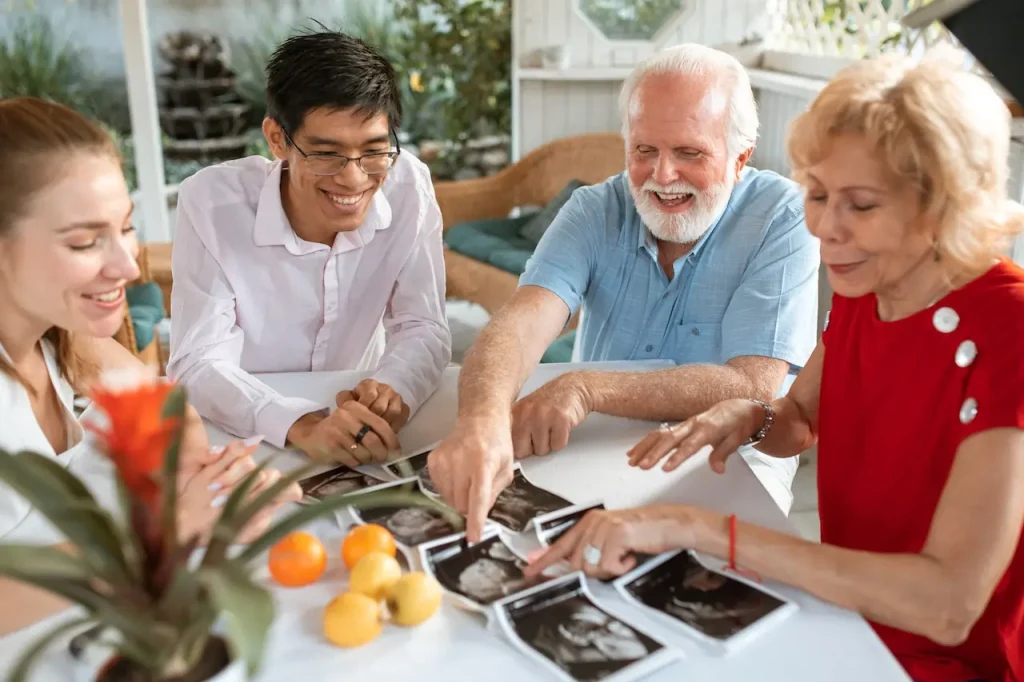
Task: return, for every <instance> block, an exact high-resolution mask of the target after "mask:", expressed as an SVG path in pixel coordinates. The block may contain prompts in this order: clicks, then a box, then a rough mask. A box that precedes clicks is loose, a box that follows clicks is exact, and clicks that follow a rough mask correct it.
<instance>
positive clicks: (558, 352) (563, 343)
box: [540, 329, 576, 362]
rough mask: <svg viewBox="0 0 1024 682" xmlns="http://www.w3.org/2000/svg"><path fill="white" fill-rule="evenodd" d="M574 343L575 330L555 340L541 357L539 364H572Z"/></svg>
mask: <svg viewBox="0 0 1024 682" xmlns="http://www.w3.org/2000/svg"><path fill="white" fill-rule="evenodd" d="M575 342H576V330H575V329H573V330H572V331H571V332H569V333H568V334H563V335H562V336H560V337H558V338H557V339H555V342H554V343H552V344H551V345H550V346H548V349H547V350H546V351H544V355H542V356H541V358H540V361H541V362H572V347H573V345H574V344H575Z"/></svg>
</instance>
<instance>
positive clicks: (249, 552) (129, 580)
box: [0, 379, 453, 682]
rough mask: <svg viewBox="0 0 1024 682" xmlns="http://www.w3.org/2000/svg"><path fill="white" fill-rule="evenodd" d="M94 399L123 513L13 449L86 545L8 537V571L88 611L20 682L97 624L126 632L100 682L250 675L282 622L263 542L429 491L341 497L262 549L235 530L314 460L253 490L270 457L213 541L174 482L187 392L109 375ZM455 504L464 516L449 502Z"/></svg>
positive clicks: (42, 645)
mask: <svg viewBox="0 0 1024 682" xmlns="http://www.w3.org/2000/svg"><path fill="white" fill-rule="evenodd" d="M92 398H93V401H94V403H95V405H96V407H98V408H100V409H101V410H102V411H103V412H104V413H105V414H106V417H107V424H106V425H105V426H104V427H102V428H95V427H90V428H91V430H93V431H94V432H95V434H96V436H97V438H96V440H97V447H98V449H99V450H100V451H101V452H103V454H105V455H106V456H107V457H109V458H110V459H111V460H112V462H113V464H114V468H115V470H116V476H115V478H116V485H117V489H118V500H117V502H116V505H115V511H114V512H111V511H108V510H107V509H105V508H104V507H102V506H101V505H100V504H99V503H98V502H97V500H96V499H95V498H94V497H93V495H92V494H91V493H90V492H89V490H88V489H87V488H86V486H85V485H84V484H83V483H82V481H80V480H79V479H78V478H77V477H75V476H74V475H73V474H71V473H70V472H68V471H67V470H66V469H64V468H63V467H61V466H60V465H59V464H58V463H56V462H54V461H53V460H52V459H50V458H48V457H46V456H43V455H40V454H37V453H33V452H20V453H16V454H14V453H8V452H3V451H2V450H0V480H2V481H4V482H5V483H6V484H7V485H9V486H10V487H11V488H12V489H14V490H15V491H16V492H18V493H19V494H21V495H22V496H23V497H24V498H26V500H27V501H28V502H30V503H31V504H32V505H34V507H35V508H36V509H37V510H38V511H39V512H40V513H41V514H43V515H44V516H45V517H46V518H47V519H48V520H49V521H50V522H51V523H52V524H53V526H54V527H55V528H56V529H57V530H59V531H60V532H61V533H63V534H64V535H65V536H66V538H67V540H68V542H69V543H70V544H71V545H72V546H73V547H74V548H75V549H74V550H73V551H64V550H62V549H60V548H57V547H46V546H37V545H11V544H7V545H3V546H2V548H0V575H3V576H6V577H9V578H12V579H14V580H18V581H22V582H25V583H28V584H31V585H34V586H36V587H39V588H41V589H43V590H47V591H49V592H52V593H54V594H56V595H58V596H60V597H62V598H64V599H67V600H68V601H70V602H72V603H74V604H77V605H78V606H79V607H81V609H80V610H81V611H83V613H82V615H81V616H80V617H74V618H70V619H66V620H62V622H60V624H58V625H57V626H55V627H54V628H53V629H52V630H51V631H49V632H48V633H47V634H46V635H45V636H43V637H42V638H40V640H39V641H38V642H37V643H36V644H34V645H33V646H31V647H30V648H29V649H28V650H26V651H25V652H24V654H23V655H22V658H21V660H20V661H19V662H18V663H17V664H16V665H15V666H14V667H13V669H12V670H11V671H10V673H9V676H8V680H9V681H10V682H21V681H22V680H25V679H26V678H27V675H28V672H29V670H30V668H31V666H32V664H33V663H34V662H35V660H36V659H37V658H38V657H39V656H40V655H41V654H42V652H43V651H45V649H46V648H47V646H48V645H50V644H51V643H52V642H53V640H54V639H56V638H58V637H60V636H62V635H66V634H68V633H70V632H71V631H73V630H75V629H81V628H85V627H87V626H93V628H94V629H95V628H97V627H98V628H101V629H102V630H103V631H104V632H106V633H112V634H113V635H114V638H113V639H114V641H113V642H111V645H112V648H113V654H112V655H111V656H110V657H109V659H108V660H106V662H105V664H104V665H103V666H102V667H101V668H100V670H99V672H98V673H97V674H96V676H95V680H96V682H214V681H216V682H228V681H231V682H234V681H235V680H244V679H246V678H247V676H248V675H249V674H252V673H254V672H255V671H256V670H257V669H258V668H259V666H260V662H261V659H262V655H263V650H264V647H265V644H266V640H267V634H268V630H269V628H270V625H271V622H272V621H273V618H274V602H273V598H272V596H271V594H270V592H269V591H268V590H267V589H266V588H265V587H263V586H262V585H260V584H259V583H258V582H257V581H255V580H254V579H253V577H252V575H251V573H252V571H251V567H252V565H253V564H254V562H255V561H256V560H257V559H258V558H259V557H261V556H262V554H263V552H264V551H266V550H268V549H269V548H270V547H272V546H273V545H274V543H276V542H277V541H278V540H280V539H281V538H283V537H285V536H286V535H287V534H288V533H290V532H292V531H294V530H296V529H298V528H300V527H302V526H304V525H305V524H307V523H309V522H310V521H312V520H314V519H315V518H317V517H319V516H322V515H325V514H327V513H330V512H332V511H334V510H337V509H339V508H342V507H345V506H349V505H353V504H358V506H360V507H370V506H376V505H387V504H396V503H400V504H424V498H422V497H421V496H414V495H411V494H409V493H406V492H402V491H398V492H394V491H391V490H389V491H382V492H380V493H363V494H361V495H353V496H351V497H350V496H339V497H336V498H329V499H327V500H324V501H322V502H320V503H319V504H316V505H312V506H306V507H303V508H301V509H299V510H297V511H294V512H291V513H289V514H287V515H286V516H284V518H282V519H280V520H279V521H278V522H277V523H276V524H273V525H272V526H271V527H270V528H269V529H268V530H267V531H266V532H264V533H263V534H262V535H261V536H260V537H259V538H257V539H256V540H254V541H253V542H251V543H250V544H249V545H247V546H245V547H241V548H235V539H236V538H237V537H238V535H239V533H240V532H241V531H242V529H244V528H245V527H246V525H247V524H248V523H249V522H250V521H251V520H252V519H253V517H254V516H256V514H257V513H258V512H259V511H260V510H261V509H263V508H265V507H266V506H267V505H268V504H270V503H271V502H272V501H273V500H274V499H275V498H276V497H277V496H279V495H280V494H281V493H282V492H284V490H285V489H286V488H287V487H288V486H289V485H291V484H292V483H293V482H295V481H297V480H299V479H301V478H303V477H305V476H307V475H309V473H310V471H311V469H312V468H313V466H315V465H310V466H306V467H300V468H299V469H298V470H296V471H293V472H291V473H289V474H287V475H283V476H282V477H281V480H280V481H278V482H277V483H276V484H274V485H273V486H270V487H268V488H267V489H266V490H264V491H262V492H260V493H258V494H251V493H250V491H251V490H252V488H253V486H254V484H255V482H256V481H257V480H258V477H259V472H260V468H259V467H258V468H257V469H256V470H255V471H253V472H251V473H250V474H249V475H248V476H247V477H246V478H244V479H243V480H242V481H241V482H240V483H239V484H238V486H237V487H236V488H235V489H234V490H233V491H232V493H231V494H230V496H229V497H228V499H227V501H226V502H225V503H224V505H223V508H222V512H221V515H220V517H219V519H218V521H217V522H216V524H215V526H214V528H213V530H212V532H211V533H210V539H209V541H208V542H207V543H206V545H205V546H200V539H199V538H198V537H191V538H180V537H179V529H178V523H177V490H176V488H177V486H176V485H175V484H174V482H175V481H176V480H177V471H178V459H179V457H178V451H179V446H180V444H181V440H182V430H183V424H184V413H185V406H186V392H185V390H184V389H183V388H182V387H179V386H175V385H174V384H172V383H169V382H166V381H162V380H158V379H150V380H148V381H141V382H139V383H137V384H136V385H133V386H130V387H122V388H119V389H115V388H111V387H110V386H108V385H103V384H101V385H100V386H99V387H98V388H96V389H94V391H93V392H92ZM168 482H170V483H171V484H170V485H167V483H168ZM356 498H358V499H356ZM426 503H427V504H435V505H436V504H438V503H435V502H432V501H429V500H427V501H426ZM446 513H447V514H449V515H450V514H453V512H452V511H451V510H450V509H446ZM234 549H237V550H238V551H233V550H234ZM222 625H223V626H226V627H224V628H221V626H222ZM221 632H225V633H226V636H224V637H222V636H221V635H220V633H221Z"/></svg>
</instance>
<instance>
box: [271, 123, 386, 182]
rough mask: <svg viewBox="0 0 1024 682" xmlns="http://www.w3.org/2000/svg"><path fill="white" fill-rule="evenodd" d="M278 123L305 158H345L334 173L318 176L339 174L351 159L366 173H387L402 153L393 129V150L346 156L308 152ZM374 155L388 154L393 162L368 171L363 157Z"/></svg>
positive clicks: (285, 136)
mask: <svg viewBox="0 0 1024 682" xmlns="http://www.w3.org/2000/svg"><path fill="white" fill-rule="evenodd" d="M277 124H278V125H279V126H281V132H282V133H284V138H285V139H286V140H288V143H289V144H290V145H291V146H293V147H295V149H296V150H297V151H298V152H299V154H301V155H302V158H303V159H305V160H307V161H308V160H309V158H310V157H313V158H317V157H319V158H334V159H342V160H344V163H342V164H341V168H339V169H338V170H337V171H335V172H334V173H324V174H320V173H314V175H318V176H320V177H323V178H329V177H331V176H334V175H337V174H338V173H340V172H341V171H343V170H345V169H346V168H348V164H349V162H351V161H355V162H356V165H357V166H359V170H361V171H362V172H363V173H365V174H366V175H381V174H382V173H387V172H388V171H389V170H391V169H392V168H394V166H395V159H397V158H398V155H399V154H401V153H402V147H401V145H400V144H399V142H398V134H397V133H395V132H394V131H393V130H388V135H389V136H390V135H392V134H393V135H394V136H395V147H394V149H391V150H389V151H386V152H372V153H370V154H363V155H362V156H355V157H352V156H345V155H344V154H338V153H336V152H315V153H313V154H307V153H306V152H304V151H302V147H300V146H299V145H297V144H295V140H293V139H292V136H291V135H289V134H288V129H287V128H285V127H284V125H282V124H281V122H280V121H278V122H277ZM372 156H387V157H388V158H389V159H391V164H390V165H389V166H388V167H387V168H385V169H384V170H382V171H375V172H373V173H369V172H367V170H366V169H365V168H363V159H365V158H367V157H372Z"/></svg>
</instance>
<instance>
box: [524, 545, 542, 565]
mask: <svg viewBox="0 0 1024 682" xmlns="http://www.w3.org/2000/svg"><path fill="white" fill-rule="evenodd" d="M546 551H547V550H546V549H544V548H543V547H541V548H539V549H534V550H531V551H530V552H529V553H527V555H526V563H528V564H532V563H533V562H534V561H536V560H537V559H539V558H541V557H542V556H544V552H546Z"/></svg>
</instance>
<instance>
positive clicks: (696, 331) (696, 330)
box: [690, 327, 700, 336]
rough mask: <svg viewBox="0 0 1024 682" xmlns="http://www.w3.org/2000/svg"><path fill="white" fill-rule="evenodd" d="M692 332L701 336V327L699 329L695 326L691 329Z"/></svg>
mask: <svg viewBox="0 0 1024 682" xmlns="http://www.w3.org/2000/svg"><path fill="white" fill-rule="evenodd" d="M690 333H691V334H693V335H694V336H700V330H699V329H697V328H696V327H694V328H693V329H691V330H690Z"/></svg>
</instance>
